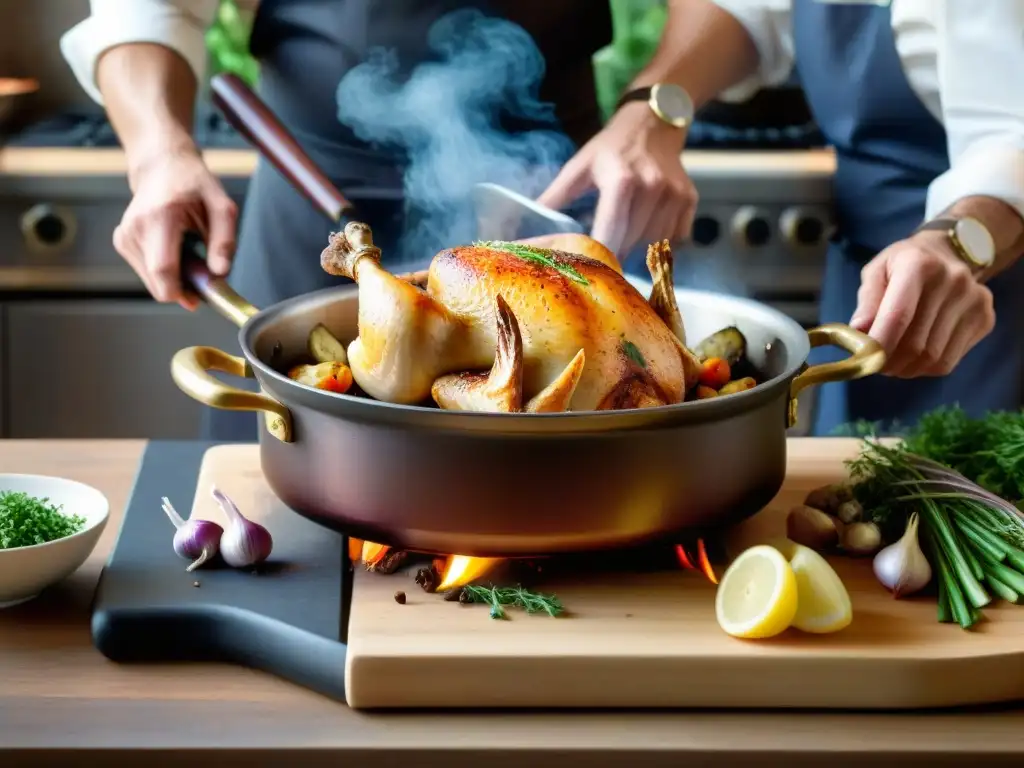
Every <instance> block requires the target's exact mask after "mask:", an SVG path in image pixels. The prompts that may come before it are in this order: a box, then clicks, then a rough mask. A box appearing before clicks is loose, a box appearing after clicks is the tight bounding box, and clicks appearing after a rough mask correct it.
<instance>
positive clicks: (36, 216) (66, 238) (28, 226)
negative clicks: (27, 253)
mask: <svg viewBox="0 0 1024 768" xmlns="http://www.w3.org/2000/svg"><path fill="white" fill-rule="evenodd" d="M21 233H22V235H23V236H24V238H25V242H26V243H27V244H28V246H29V248H31V249H32V250H35V251H54V250H58V249H60V248H63V247H65V246H66V245H68V244H69V243H70V242H71V241H72V239H73V238H74V236H75V216H74V214H73V213H72V212H71V211H69V210H67V209H65V208H61V207H59V206H53V205H49V204H47V203H40V204H39V205H34V206H32V207H31V208H29V209H28V210H27V211H26V212H25V214H24V215H23V216H22V217H21Z"/></svg>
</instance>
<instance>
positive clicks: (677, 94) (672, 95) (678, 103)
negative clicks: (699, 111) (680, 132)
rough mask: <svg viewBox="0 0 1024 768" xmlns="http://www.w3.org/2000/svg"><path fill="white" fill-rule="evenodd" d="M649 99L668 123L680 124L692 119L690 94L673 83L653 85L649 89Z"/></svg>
mask: <svg viewBox="0 0 1024 768" xmlns="http://www.w3.org/2000/svg"><path fill="white" fill-rule="evenodd" d="M651 100H652V101H653V102H654V104H655V107H656V109H657V110H658V111H659V112H661V114H662V115H664V118H665V119H666V120H668V121H669V122H670V123H674V124H676V125H680V126H681V125H686V124H688V123H689V122H690V121H691V120H693V101H692V100H691V99H690V94H688V93H687V92H686V91H685V90H683V89H682V88H680V87H679V86H678V85H675V84H674V83H661V84H659V85H656V86H654V88H652V89H651Z"/></svg>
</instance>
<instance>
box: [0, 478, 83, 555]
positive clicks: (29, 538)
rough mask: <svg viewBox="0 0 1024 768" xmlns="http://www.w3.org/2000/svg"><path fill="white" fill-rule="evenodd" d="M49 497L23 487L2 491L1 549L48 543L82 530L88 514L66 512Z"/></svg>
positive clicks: (0, 516)
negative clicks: (52, 502) (27, 491)
mask: <svg viewBox="0 0 1024 768" xmlns="http://www.w3.org/2000/svg"><path fill="white" fill-rule="evenodd" d="M60 510H61V508H60V507H58V506H55V505H53V504H50V500H49V499H37V498H35V497H33V496H29V495H28V494H27V493H22V492H20V491H4V492H2V493H0V549H14V548H15V547H30V546H33V545H34V544H46V543H48V542H51V541H56V540H57V539H63V538H64V537H66V536H71V535H73V534H75V533H78V532H79V531H81V530H82V529H83V528H84V527H85V518H83V517H80V516H79V515H65V514H63V513H62V512H61V511H60Z"/></svg>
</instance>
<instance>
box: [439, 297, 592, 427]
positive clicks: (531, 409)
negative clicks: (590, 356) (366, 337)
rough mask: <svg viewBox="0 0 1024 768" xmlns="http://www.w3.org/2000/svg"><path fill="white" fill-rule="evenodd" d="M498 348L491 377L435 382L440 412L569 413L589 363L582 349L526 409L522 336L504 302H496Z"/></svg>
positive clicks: (468, 376)
mask: <svg viewBox="0 0 1024 768" xmlns="http://www.w3.org/2000/svg"><path fill="white" fill-rule="evenodd" d="M494 304H495V306H494V316H495V320H496V324H497V334H496V338H497V344H496V348H495V355H494V365H493V366H491V370H490V372H489V373H473V372H465V373H455V374H449V375H447V376H441V377H440V378H438V379H437V381H435V382H434V386H433V387H432V388H431V394H432V395H433V397H434V402H436V403H437V404H438V405H439V406H441V408H444V409H445V410H450V411H487V412H497V413H518V412H521V411H526V412H527V413H555V412H559V411H567V410H568V409H569V403H570V402H571V401H572V396H573V394H574V393H575V391H576V385H577V384H579V380H580V376H581V375H582V374H583V365H584V361H585V360H586V356H585V355H584V352H583V350H582V349H581V350H580V351H579V352H578V353H576V356H575V357H574V358H573V359H572V360H571V361H570V362H569V365H567V366H566V367H565V369H564V370H563V371H562V372H561V373H560V374H559V375H558V376H556V377H555V379H554V381H552V382H551V383H550V384H549V385H548V386H546V387H545V388H544V389H543V390H541V391H540V392H538V393H537V394H536V395H535V396H534V397H532V398H531V399H530V401H529V402H528V403H527V404H526V407H525V408H524V407H523V336H522V332H521V331H520V329H519V322H518V321H517V320H516V316H515V314H514V313H513V312H512V309H511V308H510V307H509V305H508V303H507V302H506V301H505V299H504V298H503V297H502V296H501V294H498V295H497V296H496V297H495V302H494Z"/></svg>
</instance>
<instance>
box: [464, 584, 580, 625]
mask: <svg viewBox="0 0 1024 768" xmlns="http://www.w3.org/2000/svg"><path fill="white" fill-rule="evenodd" d="M462 589H463V591H464V592H465V594H466V595H468V597H469V599H470V601H471V602H474V603H483V604H485V605H489V606H490V607H491V618H492V619H507V618H508V615H507V613H506V612H505V608H506V607H515V608H522V609H523V610H524V611H526V612H527V613H541V612H543V613H546V614H548V616H561V615H562V614H563V613H565V608H563V607H562V603H561V601H560V600H559V599H558V598H557V597H555V596H554V595H541V594H538V593H536V592H531V591H530V590H528V589H524V588H523V587H521V586H515V587H494V586H491V587H482V586H478V585H474V584H470V585H468V586H465V587H463V588H462Z"/></svg>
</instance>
